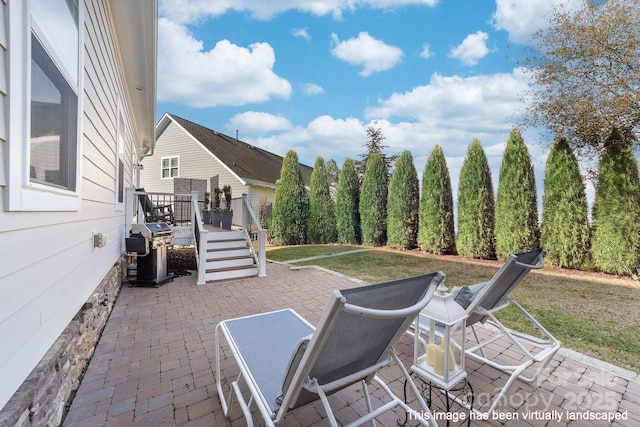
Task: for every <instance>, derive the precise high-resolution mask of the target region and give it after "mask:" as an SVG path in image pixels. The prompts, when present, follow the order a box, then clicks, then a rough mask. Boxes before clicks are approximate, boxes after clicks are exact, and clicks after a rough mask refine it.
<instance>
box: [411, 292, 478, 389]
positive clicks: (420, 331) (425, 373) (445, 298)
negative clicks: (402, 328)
mask: <svg viewBox="0 0 640 427" xmlns="http://www.w3.org/2000/svg"><path fill="white" fill-rule="evenodd" d="M466 319H467V313H466V312H465V310H464V309H463V308H462V307H461V306H460V305H459V304H458V303H457V302H455V301H454V298H453V296H452V295H451V294H449V293H447V287H446V286H444V284H442V283H441V284H440V285H439V286H438V289H437V290H436V293H435V295H434V296H433V298H432V299H431V301H430V302H429V304H427V306H426V307H425V308H424V309H423V310H422V312H421V313H420V315H419V316H418V317H417V318H416V321H415V334H414V352H413V355H414V356H413V366H412V370H413V372H415V373H416V374H417V375H419V376H420V377H422V378H423V379H425V380H427V381H429V382H431V383H434V384H435V385H437V386H438V387H441V388H443V389H446V390H451V389H452V388H453V386H454V385H456V384H457V383H459V382H460V381H462V380H464V379H465V378H466V376H467V372H466V371H465V369H464V347H465V339H464V336H465V334H464V329H465V324H466Z"/></svg>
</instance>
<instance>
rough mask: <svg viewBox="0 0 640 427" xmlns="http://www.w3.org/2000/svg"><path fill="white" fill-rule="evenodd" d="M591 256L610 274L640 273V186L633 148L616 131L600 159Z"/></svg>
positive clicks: (601, 268) (608, 140)
mask: <svg viewBox="0 0 640 427" xmlns="http://www.w3.org/2000/svg"><path fill="white" fill-rule="evenodd" d="M593 220H594V225H595V229H594V233H593V242H592V248H591V253H592V257H593V263H594V265H595V267H596V268H597V269H599V270H601V271H604V272H606V273H614V274H625V275H633V274H637V273H638V268H639V265H640V263H639V259H638V256H639V253H640V252H639V250H640V241H639V240H640V236H639V235H638V224H640V183H639V179H638V163H637V162H636V159H635V157H634V155H633V150H632V148H631V144H630V143H629V142H628V141H625V140H623V138H622V137H621V136H620V134H619V133H618V132H617V131H615V130H614V131H613V132H612V133H611V135H610V136H609V138H608V139H607V142H606V144H605V152H604V153H603V155H602V158H601V159H600V167H599V169H598V186H597V188H596V200H595V203H594V206H593Z"/></svg>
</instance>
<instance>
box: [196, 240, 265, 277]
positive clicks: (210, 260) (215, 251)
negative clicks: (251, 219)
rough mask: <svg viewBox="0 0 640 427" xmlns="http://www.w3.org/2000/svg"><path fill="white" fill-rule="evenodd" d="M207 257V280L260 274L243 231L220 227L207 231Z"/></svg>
mask: <svg viewBox="0 0 640 427" xmlns="http://www.w3.org/2000/svg"><path fill="white" fill-rule="evenodd" d="M206 259H207V261H206V263H205V270H206V273H205V274H206V275H205V278H206V281H207V282H209V281H215V280H227V279H237V278H240V277H251V276H257V275H258V266H257V265H256V263H255V260H254V258H253V255H251V253H250V252H249V247H248V245H247V241H246V240H245V237H244V233H243V232H242V231H235V230H231V231H230V230H222V229H219V228H218V229H216V231H210V232H209V233H207V256H206Z"/></svg>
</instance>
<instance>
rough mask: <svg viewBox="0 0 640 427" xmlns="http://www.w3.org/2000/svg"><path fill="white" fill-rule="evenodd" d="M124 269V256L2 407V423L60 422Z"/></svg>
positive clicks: (25, 425)
mask: <svg viewBox="0 0 640 427" xmlns="http://www.w3.org/2000/svg"><path fill="white" fill-rule="evenodd" d="M125 274H126V263H125V258H124V257H123V258H121V259H120V260H119V261H118V262H117V263H116V264H115V265H114V266H113V267H112V268H111V270H110V271H109V273H107V275H106V276H105V278H104V279H103V280H102V282H101V283H100V284H99V285H98V287H97V288H96V290H95V291H94V293H93V294H92V295H91V297H90V298H89V299H88V300H87V302H86V303H85V304H84V306H83V307H82V308H81V309H80V311H79V312H78V313H77V314H76V316H75V317H74V318H73V320H72V321H71V323H69V325H68V326H67V327H66V329H65V330H64V331H63V333H62V334H61V335H60V337H59V338H58V339H57V340H56V342H55V343H54V344H53V345H52V346H51V348H50V349H49V351H48V352H47V354H45V356H44V357H43V358H42V360H41V361H40V363H39V364H38V365H37V366H36V367H35V368H34V370H33V371H32V372H31V374H29V376H28V377H27V379H26V380H25V382H24V383H22V385H21V386H20V388H19V389H18V391H16V393H15V394H14V395H13V397H12V398H11V399H10V400H9V402H8V403H7V404H6V405H5V407H4V408H3V409H2V411H0V426H16V427H31V426H49V427H53V426H58V425H60V422H61V421H62V417H63V415H64V412H65V409H66V406H67V405H68V404H70V403H71V400H72V399H73V396H74V395H75V392H76V390H77V389H78V387H79V386H80V381H81V380H82V375H83V373H84V371H85V369H86V367H87V365H88V363H89V360H90V359H91V356H92V355H93V352H94V350H95V347H96V345H97V343H98V340H99V339H100V335H101V334H102V330H103V329H104V326H105V324H106V323H107V319H108V318H109V314H111V310H112V308H113V305H114V303H115V301H116V299H117V297H118V294H119V293H120V289H121V287H122V283H123V280H124V277H125Z"/></svg>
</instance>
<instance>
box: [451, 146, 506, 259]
mask: <svg viewBox="0 0 640 427" xmlns="http://www.w3.org/2000/svg"><path fill="white" fill-rule="evenodd" d="M494 228H495V202H494V198H493V183H492V181H491V170H490V169H489V163H488V162H487V157H486V156H485V154H484V150H483V149H482V146H481V145H480V141H478V140H477V139H474V140H473V141H472V142H471V145H470V146H469V149H468V150H467V156H466V157H465V159H464V163H463V164H462V169H461V170H460V181H459V183H458V236H457V239H456V246H457V249H458V254H460V255H464V256H468V257H473V258H483V259H495V257H496V246H495V237H494Z"/></svg>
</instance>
